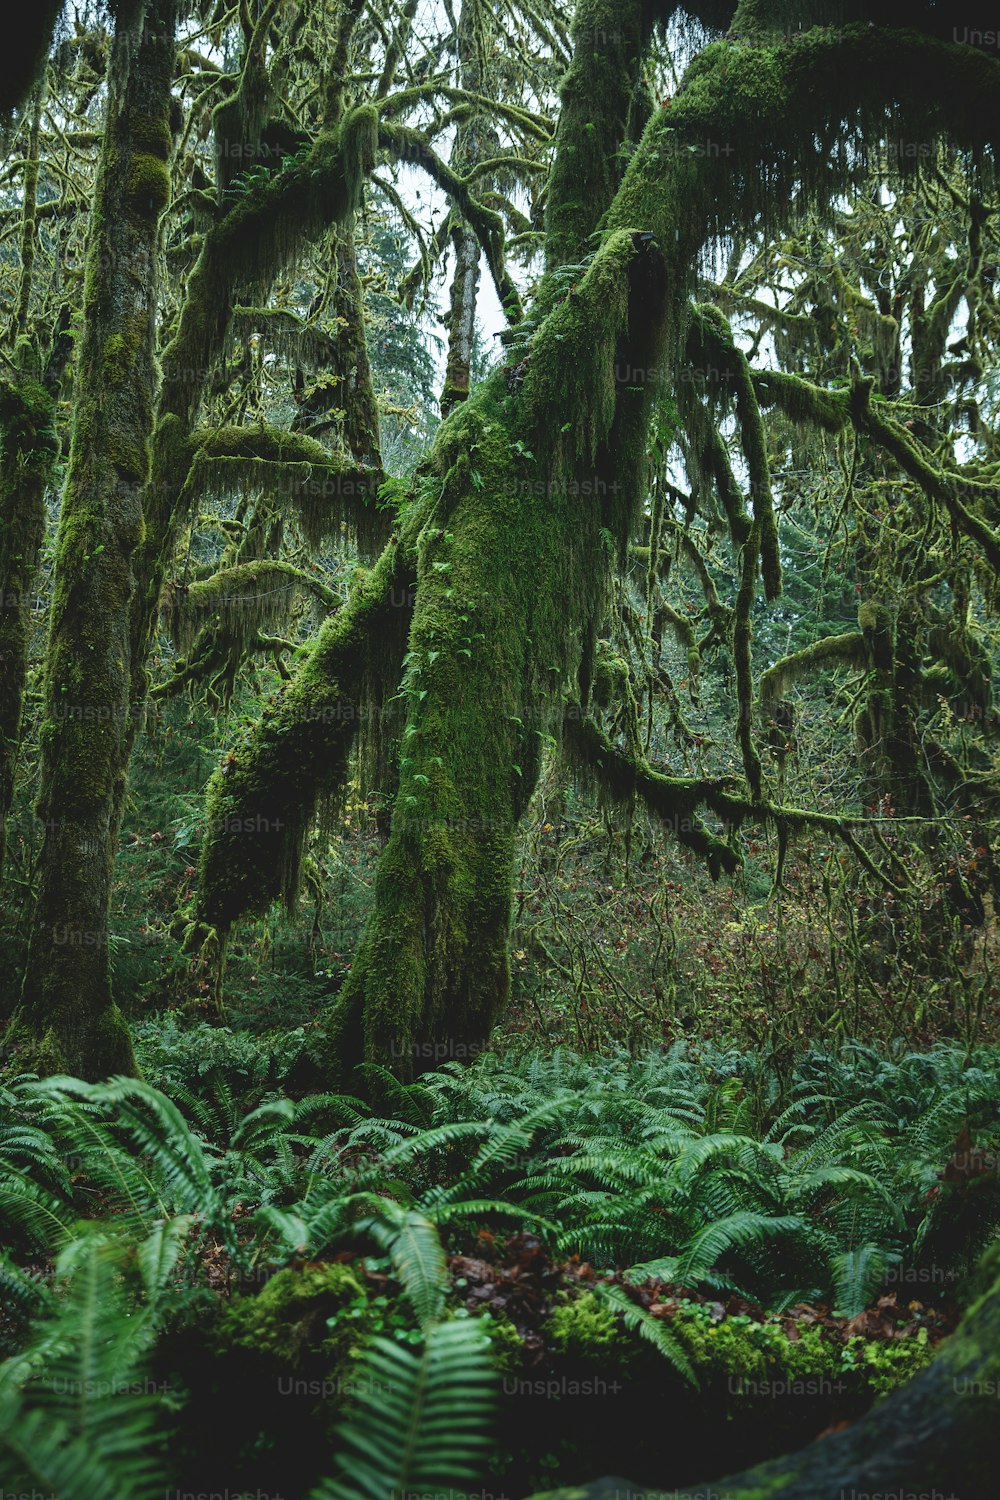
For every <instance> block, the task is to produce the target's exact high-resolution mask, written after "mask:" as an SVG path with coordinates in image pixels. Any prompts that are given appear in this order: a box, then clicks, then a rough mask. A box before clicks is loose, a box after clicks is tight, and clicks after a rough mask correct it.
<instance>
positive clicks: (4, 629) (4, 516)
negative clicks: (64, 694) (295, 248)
mask: <svg viewBox="0 0 1000 1500" xmlns="http://www.w3.org/2000/svg"><path fill="white" fill-rule="evenodd" d="M54 406H55V404H54V402H53V399H52V394H51V392H50V391H49V390H48V389H47V388H46V387H45V386H44V385H43V384H42V383H41V382H40V381H39V380H38V379H36V378H35V377H33V376H31V375H23V376H20V377H18V378H16V379H14V380H11V381H8V382H7V383H6V384H5V385H4V386H3V387H0V876H2V874H3V862H4V855H5V853H6V829H7V819H8V817H9V815H10V810H11V806H12V804H13V800H14V776H15V771H16V768H17V755H18V748H19V745H20V739H21V713H22V707H23V702H24V687H25V680H26V675H27V665H28V647H29V638H30V632H31V615H32V597H33V591H34V586H35V572H36V568H37V565H38V554H39V551H40V550H41V545H42V539H43V537H44V534H45V488H46V485H47V484H48V481H49V478H50V477H51V473H52V466H53V463H54V461H55V457H56V454H57V453H58V451H59V450H58V442H57V440H56V435H55V428H54V425H53V424H54V416H55V411H54Z"/></svg>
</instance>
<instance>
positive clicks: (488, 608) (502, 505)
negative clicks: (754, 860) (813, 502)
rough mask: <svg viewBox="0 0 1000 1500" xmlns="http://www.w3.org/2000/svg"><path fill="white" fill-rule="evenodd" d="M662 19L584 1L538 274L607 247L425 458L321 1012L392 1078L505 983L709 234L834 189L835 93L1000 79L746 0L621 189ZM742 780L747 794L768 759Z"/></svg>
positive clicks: (472, 1027)
mask: <svg viewBox="0 0 1000 1500" xmlns="http://www.w3.org/2000/svg"><path fill="white" fill-rule="evenodd" d="M653 19H654V17H653V16H652V14H651V8H650V7H646V6H642V5H639V4H635V5H624V6H615V7H613V8H612V7H610V6H608V5H602V4H600V3H598V0H591V3H584V4H582V5H581V6H580V7H579V9H578V11H577V17H576V22H575V32H576V46H575V52H574V60H573V64H572V67H571V69H570V72H569V73H568V75H567V78H566V81H565V84H564V86H563V89H562V105H563V109H562V114H561V117H560V123H559V132H558V136H557V154H556V160H555V164H554V168H553V171H552V174H551V178H550V183H549V202H548V218H547V231H548V233H547V260H548V265H549V268H550V271H557V270H558V269H559V267H560V266H563V265H564V264H565V263H566V262H574V263H576V262H580V261H583V260H584V259H585V257H588V252H593V251H594V249H595V243H596V242H595V239H594V231H595V230H596V229H598V227H600V228H601V230H602V235H601V241H602V242H601V245H600V249H599V250H597V253H596V255H593V258H592V259H588V260H587V264H586V266H585V267H583V268H582V269H581V271H580V272H579V273H578V275H577V280H576V284H575V285H574V286H572V287H570V288H569V289H568V290H565V291H564V290H563V286H564V285H565V278H562V280H561V283H557V282H556V279H555V278H554V277H552V276H550V278H549V280H548V281H547V283H546V284H545V285H544V286H543V289H542V291H541V294H540V297H539V305H540V308H541V311H542V312H543V314H544V313H547V314H548V316H547V318H546V320H545V321H544V323H543V324H542V326H541V328H540V330H539V332H538V334H537V335H536V336H535V337H534V339H533V341H532V343H531V346H530V348H527V349H521V350H520V351H519V357H518V358H517V361H516V363H515V362H514V360H513V359H512V362H511V366H510V367H509V368H508V369H507V370H506V371H505V372H503V373H502V374H498V375H496V376H495V377H493V379H492V380H491V381H490V383H489V384H488V385H487V386H486V387H485V388H484V389H483V390H482V392H481V393H477V395H476V396H475V397H474V398H473V399H472V400H470V401H468V402H466V403H465V405H464V406H463V407H462V408H461V409H460V410H459V411H457V412H455V413H454V414H453V415H452V417H451V418H450V420H449V422H448V423H446V424H445V426H444V428H443V429H442V433H441V436H440V438H439V440H438V443H437V445H436V448H435V451H434V454H433V455H432V465H433V468H434V470H435V472H436V474H437V476H438V479H439V481H440V483H441V486H442V489H441V497H440V500H439V502H438V505H437V508H436V512H435V515H434V517H433V519H432V520H431V521H430V522H428V523H427V525H426V526H425V527H424V531H423V534H422V538H421V545H420V547H419V549H418V580H417V596H416V606H415V612H414V619H413V627H412V632H411V637H410V656H409V665H408V676H407V681H406V684H405V686H406V691H407V693H408V695H409V700H410V714H409V722H408V724H407V728H406V736H405V742H404V745H403V754H402V759H401V777H400V790H399V795H398V798H397V801H396V806H395V813H394V818H393V826H392V833H391V837H390V840H389V843H388V846H387V848H386V850H385V853H384V855H383V857H382V860H381V862H380V866H379V869H378V873H377V877H376V882H375V895H374V905H373V910H372V913H371V917H370V921H369V925H368V928H367V931H366V934H365V936H364V939H363V941H362V943H361V946H360V948H359V951H358V953H357V954H356V956H355V961H354V965H353V968H352V971H351V975H350V978H349V980H348V984H347V986H346V988H345V991H344V993H343V996H342V997H341V1000H340V1003H339V1007H338V1009H337V1011H336V1012H335V1016H334V1021H335V1034H336V1038H337V1044H338V1046H339V1048H340V1051H341V1057H342V1060H344V1061H348V1062H355V1063H356V1062H358V1061H361V1060H364V1061H366V1062H368V1063H372V1064H374V1063H377V1064H381V1065H388V1066H391V1067H392V1068H393V1070H394V1071H395V1072H397V1073H399V1074H402V1075H403V1076H407V1075H408V1074H410V1073H412V1072H414V1071H419V1070H420V1068H421V1067H422V1066H426V1065H427V1064H428V1061H431V1062H433V1061H434V1060H435V1059H440V1058H442V1057H448V1056H456V1057H462V1056H467V1055H469V1053H470V1052H471V1051H474V1050H475V1048H476V1046H477V1045H479V1044H480V1043H481V1042H482V1041H483V1039H484V1038H485V1036H486V1035H487V1033H488V1030H489V1027H490V1024H491V1022H492V1020H493V1019H494V1017H495V1015H496V1013H497V1010H498V1008H499V1006H500V1004H501V1003H502V1001H503V1000H504V998H505V996H506V993H507V986H508V970H507V937H508V926H509V919H510V891H511V876H512V851H513V837H514V825H515V822H516V819H517V817H518V816H519V814H520V812H521V810H522V809H523V807H524V805H525V802H526V799H527V796H528V794H529V792H530V790H531V788H532V786H533V784H534V778H535V774H536V769H537V766H538V760H539V752H540V745H541V742H542V740H543V739H544V737H545V735H546V734H548V733H550V732H552V730H553V727H554V720H555V712H554V711H555V708H556V706H557V705H558V704H559V703H560V702H561V698H562V696H563V695H564V694H568V695H569V696H571V697H573V698H574V699H576V698H577V696H578V697H579V701H580V702H581V703H582V704H583V705H584V707H585V706H586V703H587V697H588V691H589V677H590V670H591V652H592V646H593V642H594V639H595V635H596V633H597V631H598V630H599V628H600V627H601V623H602V619H603V612H604V607H605V601H606V592H605V586H606V579H607V566H606V562H607V558H608V553H609V550H611V551H613V550H616V549H623V548H624V547H625V546H626V545H627V542H628V540H629V537H630V534H631V532H632V530H633V528H634V526H635V524H636V520H637V517H638V515H639V512H640V507H641V504H642V502H643V499H644V497H645V490H646V487H645V481H646V466H645V444H646V432H647V424H648V420H649V417H650V415H651V412H652V409H653V404H654V402H655V401H657V400H659V399H660V398H661V396H662V394H664V393H665V391H669V389H670V383H671V381H672V380H673V379H674V378H675V377H676V372H677V370H678V369H679V367H680V361H681V357H682V356H681V350H682V340H683V338H684V335H685V331H686V327H687V322H688V318H689V307H690V304H689V297H690V293H691V290H692V286H693V273H694V269H695V266H696V262H697V256H698V253H699V251H700V249H701V248H702V247H703V246H704V245H705V244H706V243H707V242H709V241H710V240H711V239H712V238H713V237H714V236H722V235H725V234H726V233H727V232H728V230H729V229H730V227H731V226H732V225H734V224H738V223H744V222H752V221H753V220H754V218H755V216H756V215H758V214H760V215H764V216H765V217H766V218H768V219H776V218H777V217H779V216H780V215H782V214H785V213H787V212H788V207H787V205H788V202H789V199H790V198H791V197H792V196H793V195H797V197H798V198H799V200H800V201H805V202H809V201H824V202H825V201H828V199H829V196H830V194H831V192H832V191H833V190H834V188H835V186H836V182H837V180H838V179H837V177H836V173H833V174H832V173H831V168H830V161H829V155H828V153H827V151H826V149H825V148H824V146H823V144H822V143H823V138H824V132H832V131H835V130H837V131H839V130H841V129H842V124H841V122H842V121H843V119H844V117H845V115H846V116H847V117H848V118H850V119H851V120H853V121H855V122H857V126H858V128H859V129H861V130H865V129H874V130H878V129H882V128H887V127H886V125H885V123H884V122H885V121H886V120H887V119H888V118H889V116H888V113H887V111H888V110H889V109H890V108H891V109H893V110H898V112H899V114H898V118H899V119H901V120H904V121H905V120H911V119H912V120H914V121H916V119H917V118H923V117H924V116H925V113H926V100H927V97H928V96H927V88H928V79H929V77H930V76H931V75H933V77H934V79H935V87H936V93H935V96H934V97H935V118H934V119H933V120H931V121H926V120H925V129H926V128H928V127H929V128H932V129H942V130H945V131H948V130H953V131H954V132H955V133H957V134H958V135H959V136H963V135H966V134H968V133H969V131H970V130H973V131H974V130H975V126H974V125H973V124H972V115H971V109H972V98H973V96H974V95H975V96H976V97H978V98H979V99H980V105H981V106H985V103H986V101H987V100H988V99H992V98H995V97H996V93H997V89H998V76H997V68H996V66H995V64H994V62H993V61H992V60H986V59H981V58H979V57H976V56H974V55H972V54H971V53H969V52H963V50H962V49H959V48H948V47H944V46H942V45H941V44H939V43H936V42H931V41H929V40H928V39H926V38H923V37H919V36H917V35H916V34H915V33H896V34H893V33H889V32H880V31H878V30H877V29H873V28H869V27H854V28H845V29H844V30H843V31H838V30H815V31H811V32H807V33H804V34H803V35H802V36H801V37H797V38H795V39H794V40H790V39H785V40H782V42H781V45H780V46H777V47H775V46H773V45H772V39H773V35H774V33H775V31H776V30H780V29H782V28H781V27H780V26H779V25H778V23H777V22H776V20H775V15H774V10H773V7H772V8H771V9H770V10H769V9H768V7H767V6H766V5H762V4H758V5H750V4H745V5H743V6H742V7H740V11H739V14H738V16H737V17H736V18H735V21H734V29H735V30H738V31H740V32H741V36H742V39H741V40H736V41H727V42H720V43H717V44H715V45H714V46H713V47H711V48H709V49H706V51H705V52H704V53H703V54H702V55H701V57H699V59H698V60H697V61H696V62H695V63H694V64H693V65H692V67H691V69H690V71H689V74H688V76H687V78H686V80H685V85H684V88H683V90H682V91H681V93H680V94H679V95H678V96H677V98H676V99H675V100H674V101H673V102H672V104H671V106H669V107H666V108H663V109H661V110H660V111H659V112H658V113H657V114H656V115H655V116H654V117H653V118H652V119H651V121H650V123H649V125H648V127H647V129H646V130H645V133H644V135H643V139H642V141H641V143H640V144H639V146H638V149H637V150H636V151H635V152H634V154H633V155H632V157H631V162H630V165H629V168H628V171H627V173H626V175H625V178H624V180H623V181H622V183H621V186H620V187H617V176H616V173H617V170H618V162H619V161H620V159H621V156H620V153H621V147H622V145H623V143H624V142H625V141H626V140H627V138H628V133H629V126H630V120H631V119H632V118H633V116H632V111H633V109H634V106H635V94H636V85H637V80H638V77H639V67H640V61H641V57H642V53H643V48H644V45H645V41H646V39H647V36H648V27H649V26H650V25H651V24H652V21H653ZM736 21H738V22H739V23H740V24H739V25H738V26H737V25H736V24H735V22H736ZM755 33H757V34H761V40H760V42H758V41H756V40H755ZM598 38H599V41H598ZM893 101H894V102H893ZM913 128H916V126H915V124H914V126H913ZM849 170H850V168H849V166H843V165H842V166H841V167H839V168H837V171H839V172H840V173H841V174H846V173H848V172H849ZM839 180H841V181H845V180H846V177H845V176H844V175H842V176H841V178H840V179H839ZM616 188H617V191H616ZM602 216H603V218H602ZM619 377H621V378H619ZM748 407H749V409H748V411H747V412H746V413H742V414H741V422H742V426H743V428H744V447H745V449H747V444H748V442H749V440H750V437H752V433H750V434H748V431H747V428H748V424H749V422H750V418H751V417H752V415H753V403H748ZM746 456H747V461H748V464H749V465H750V470H751V475H752V477H753V478H754V483H753V484H752V485H751V496H750V498H751V502H752V508H753V518H752V531H751V535H752V536H753V537H756V538H757V545H756V547H755V548H754V549H753V550H752V551H749V550H748V549H744V580H743V588H742V589H741V597H742V596H743V595H745V604H746V609H745V611H744V613H745V615H746V617H747V619H749V604H750V602H751V601H752V598H753V596H754V593H755V590H756V588H757V587H759V586H760V584H758V582H757V580H758V577H759V578H760V581H761V583H762V585H763V588H764V590H765V592H766V593H767V594H768V596H769V597H773V594H774V591H775V589H776V587H777V586H778V580H777V577H776V571H777V570H776V568H775V567H774V566H773V563H774V560H775V559H776V557H777V549H776V540H775V533H774V515H773V509H772V505H771V497H770V491H769V487H768V484H767V479H766V466H765V468H764V470H763V472H762V473H761V474H760V475H759V476H756V475H754V468H753V459H754V457H755V450H754V449H753V446H752V443H751V444H750V448H749V449H748V450H747V455H746ZM758 467H760V466H759V465H758ZM752 749H753V747H752V745H751V746H750V750H751V751H752ZM749 759H750V760H751V761H753V759H754V756H753V755H752V754H751V755H750V756H749ZM748 780H749V783H750V787H751V792H752V795H753V797H754V799H758V798H760V796H761V787H760V784H759V766H758V775H757V777H756V779H755V777H754V776H753V775H751V774H750V768H749V767H748Z"/></svg>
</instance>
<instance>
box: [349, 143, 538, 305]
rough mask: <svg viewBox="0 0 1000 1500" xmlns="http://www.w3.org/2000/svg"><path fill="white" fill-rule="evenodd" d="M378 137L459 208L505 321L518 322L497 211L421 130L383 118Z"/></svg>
mask: <svg viewBox="0 0 1000 1500" xmlns="http://www.w3.org/2000/svg"><path fill="white" fill-rule="evenodd" d="M378 138H379V145H381V146H384V147H385V149H386V150H387V151H389V152H390V153H391V155H392V156H393V157H395V158H396V160H397V161H406V162H412V163H414V164H415V165H416V166H419V167H422V168H423V170H424V171H425V172H426V173H427V174H428V176H429V177H430V178H431V179H432V180H433V181H434V182H435V183H437V185H438V187H439V188H440V189H441V190H442V192H444V193H447V194H448V196H449V198H451V200H452V202H453V203H454V204H455V205H456V207H457V208H458V209H460V211H461V213H462V216H463V218H464V219H465V220H466V222H467V223H468V224H469V226H470V227H471V229H472V230H473V232H474V234H475V236H476V238H477V240H478V241H479V243H480V245H481V246H482V250H483V254H484V255H485V256H486V264H487V265H488V266H489V269H490V275H491V276H492V278H493V284H494V286H495V287H496V291H497V296H498V297H499V298H500V305H501V306H502V307H503V309H504V311H505V313H506V314H507V319H508V321H509V322H510V323H518V322H520V320H521V315H522V313H521V295H520V293H519V291H518V289H517V286H516V284H515V282H514V281H513V280H512V279H511V276H510V273H509V272H508V270H507V264H506V258H505V253H504V233H505V231H504V222H503V219H502V217H501V216H500V214H498V213H496V212H495V211H494V210H493V209H492V208H486V207H485V206H484V205H483V204H482V203H481V202H480V201H479V199H478V198H475V197H474V196H473V194H472V192H471V190H470V187H469V183H468V180H467V179H466V178H465V177H463V176H462V175H461V174H460V173H458V172H455V171H454V170H453V169H452V168H451V167H450V166H449V165H448V163H447V162H446V161H444V160H443V159H442V158H441V157H440V156H438V154H437V152H436V151H435V150H434V148H433V147H432V146H431V144H430V142H429V141H428V140H427V138H426V136H425V135H423V133H422V132H421V131H419V130H414V129H413V128H412V127H410V126H408V125H390V124H388V123H386V122H385V121H383V122H382V124H381V125H380V126H379V133H378Z"/></svg>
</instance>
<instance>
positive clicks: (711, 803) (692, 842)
mask: <svg viewBox="0 0 1000 1500" xmlns="http://www.w3.org/2000/svg"><path fill="white" fill-rule="evenodd" d="M566 746H567V749H568V750H569V751H570V753H571V754H572V756H573V760H574V764H575V765H576V766H577V767H578V768H579V769H580V770H581V771H582V772H583V773H584V774H585V775H587V776H588V778H589V779H590V781H591V783H592V784H593V785H594V787H595V788H596V789H597V790H598V791H599V792H600V793H601V794H602V795H604V796H607V797H609V798H610V799H611V800H612V801H613V802H616V803H619V804H622V805H628V804H630V803H631V802H632V801H633V800H634V799H635V798H636V797H638V798H640V799H641V800H642V802H643V803H644V804H645V805H646V807H648V808H649V810H650V812H652V813H654V814H655V816H656V817H657V818H659V819H660V821H661V822H662V823H663V825H664V827H665V828H666V829H667V830H668V831H669V832H670V833H671V834H672V835H673V836H674V837H675V838H676V839H677V840H678V842H679V843H682V844H684V845H685V847H686V848H688V849H691V850H693V851H694V853H696V854H698V855H699V856H700V857H701V858H702V859H704V860H705V862H706V864H707V865H708V869H709V873H710V874H711V876H712V879H713V880H716V879H718V877H719V875H720V874H721V873H722V872H723V871H725V872H726V873H727V874H732V873H733V872H734V871H736V870H738V869H739V868H740V865H741V864H742V859H741V857H740V854H739V852H738V851H737V850H736V849H735V848H734V847H733V846H732V845H731V844H729V843H727V842H726V841H725V840H723V839H720V838H719V837H718V836H717V835H716V834H713V833H712V832H711V831H710V830H709V829H708V827H707V826H706V824H705V823H704V821H703V819H702V818H701V817H699V815H698V808H699V807H701V806H706V805H707V806H708V807H710V808H712V809H713V811H715V812H717V813H718V814H719V815H720V816H722V817H724V818H726V819H729V818H731V817H733V815H734V813H735V812H736V810H737V806H738V798H737V797H736V796H735V795H734V794H736V793H737V791H738V788H737V787H736V784H735V783H734V782H733V781H732V780H731V779H729V780H719V781H715V782H712V781H706V780H699V779H696V778H693V777H684V776H664V775H663V774H662V773H661V772H659V771H655V770H653V768H652V767H651V766H649V765H647V764H646V763H645V761H642V760H639V759H637V758H636V757H635V756H631V755H627V754H625V753H624V752H623V751H621V750H619V749H617V748H616V747H615V745H613V744H612V742H611V740H609V739H608V737H607V735H606V734H604V732H603V731H602V730H601V729H600V728H599V726H598V725H597V723H596V721H595V720H594V719H592V718H589V717H584V716H583V715H578V714H574V715H572V716H571V717H569V718H568V719H567V723H566Z"/></svg>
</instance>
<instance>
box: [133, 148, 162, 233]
mask: <svg viewBox="0 0 1000 1500" xmlns="http://www.w3.org/2000/svg"><path fill="white" fill-rule="evenodd" d="M127 191H128V197H129V202H130V204H131V207H132V211H133V212H134V213H136V214H138V215H139V216H141V217H148V218H150V219H158V218H159V216H160V214H161V213H162V212H163V210H164V209H165V208H166V206H167V204H168V203H169V202H170V171H169V168H168V167H167V166H166V164H165V163H164V162H163V161H162V160H161V159H160V158H159V157H158V156H150V155H148V154H145V153H140V154H139V155H137V156H134V157H133V158H132V160H131V162H130V164H129V171H128V187H127Z"/></svg>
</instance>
